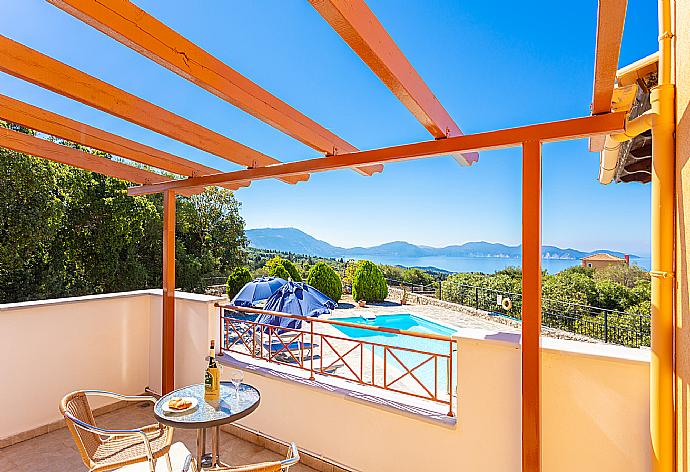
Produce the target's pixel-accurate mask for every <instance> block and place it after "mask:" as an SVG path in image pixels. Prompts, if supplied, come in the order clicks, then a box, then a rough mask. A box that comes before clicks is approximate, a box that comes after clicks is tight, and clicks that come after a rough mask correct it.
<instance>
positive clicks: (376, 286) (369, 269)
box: [352, 261, 388, 302]
mask: <svg viewBox="0 0 690 472" xmlns="http://www.w3.org/2000/svg"><path fill="white" fill-rule="evenodd" d="M387 296H388V285H387V284H386V279H385V278H384V276H383V272H381V269H379V268H378V266H377V265H376V264H374V263H373V262H371V261H363V262H361V263H358V266H357V270H355V275H354V276H353V278H352V297H353V298H354V299H355V300H356V301H359V300H365V301H368V302H381V301H383V300H385V298H386V297H387Z"/></svg>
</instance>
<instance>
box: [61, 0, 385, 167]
mask: <svg viewBox="0 0 690 472" xmlns="http://www.w3.org/2000/svg"><path fill="white" fill-rule="evenodd" d="M49 1H50V3H52V4H53V5H55V6H57V7H58V8H60V9H62V10H64V11H66V12H67V13H69V14H71V15H73V16H74V17H76V18H78V19H79V20H81V21H83V22H84V23H86V24H88V25H91V26H92V27H94V28H96V29H97V30H99V31H101V32H102V33H105V34H106V35H108V36H110V37H112V38H114V39H116V40H117V41H119V42H121V43H122V44H124V45H125V46H128V47H130V48H132V49H133V50H135V51H137V52H139V53H140V54H142V55H144V56H146V57H148V58H149V59H151V60H153V61H155V62H157V63H158V64H160V65H161V66H163V67H165V68H167V69H169V70H171V71H173V72H175V73H176V74H178V75H180V76H181V77H183V78H185V79H187V80H189V81H190V82H192V83H194V84H195V85H197V86H199V87H201V88H203V89H205V90H207V91H209V92H211V93H212V94H214V95H216V96H218V97H220V98H221V99H223V100H225V101H227V102H228V103H231V104H232V105H234V106H236V107H238V108H241V109H242V110H244V111H246V112H247V113H249V114H251V115H253V116H255V117H256V118H258V119H260V120H262V121H264V122H266V123H268V124H270V125H271V126H273V127H275V128H277V129H279V130H281V131H282V132H284V133H286V134H288V135H290V136H292V137H293V138H295V139H297V140H299V141H301V142H302V143H304V144H306V145H307V146H310V147H312V148H313V149H316V150H318V151H321V152H324V153H326V154H329V155H335V154H342V153H347V152H353V151H356V150H357V148H355V147H354V146H353V145H352V144H350V143H348V142H347V141H345V140H344V139H342V138H340V137H338V136H337V135H335V134H334V133H333V132H331V131H329V130H328V129H326V128H324V127H323V126H321V125H320V124H318V123H316V122H315V121H313V120H312V119H310V118H309V117H307V116H305V115H304V114H302V113H300V112H299V111H297V110H296V109H294V108H293V107H291V106H290V105H288V104H287V103H285V102H283V101H282V100H280V99H279V98H277V97H275V96H274V95H272V94H271V93H269V92H268V91H266V90H265V89H263V88H261V87H260V86H258V85H257V84H255V83H254V82H252V81H251V80H249V79H248V78H246V77H244V76H243V75H242V74H240V73H239V72H237V71H235V70H234V69H232V68H231V67H229V66H228V65H226V64H225V63H223V62H222V61H220V60H219V59H217V58H216V57H214V56H213V55H211V54H209V53H208V52H206V51H204V50H203V49H201V48H200V47H199V46H197V45H196V44H194V43H193V42H192V41H190V40H188V39H187V38H185V37H184V36H182V35H181V34H179V33H178V32H176V31H174V30H173V29H172V28H170V27H168V26H167V25H165V24H164V23H162V22H161V21H159V20H157V19H156V18H154V17H153V16H151V15H149V14H148V13H146V12H145V11H144V10H142V9H141V8H139V7H137V6H136V5H134V4H133V3H131V2H122V1H117V2H99V1H96V0H49ZM356 170H358V171H359V172H360V173H362V174H365V175H371V174H373V173H374V172H380V171H381V168H380V166H370V167H365V168H362V169H356Z"/></svg>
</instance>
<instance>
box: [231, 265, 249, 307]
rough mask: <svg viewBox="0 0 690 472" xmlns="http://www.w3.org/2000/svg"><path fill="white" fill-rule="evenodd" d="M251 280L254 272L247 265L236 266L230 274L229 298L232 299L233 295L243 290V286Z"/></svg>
mask: <svg viewBox="0 0 690 472" xmlns="http://www.w3.org/2000/svg"><path fill="white" fill-rule="evenodd" d="M251 281H252V274H251V273H250V272H249V269H247V268H246V267H235V268H234V269H233V270H232V272H230V275H229V276H228V288H227V294H228V298H230V299H231V300H232V297H234V296H235V295H237V293H238V292H239V291H240V290H242V287H244V286H245V285H246V284H248V283H249V282H251Z"/></svg>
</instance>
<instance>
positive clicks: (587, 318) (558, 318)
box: [387, 279, 651, 347]
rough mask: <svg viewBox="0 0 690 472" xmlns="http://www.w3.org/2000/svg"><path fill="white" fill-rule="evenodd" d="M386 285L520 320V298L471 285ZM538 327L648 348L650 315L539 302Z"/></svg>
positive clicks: (556, 301) (571, 304) (509, 293)
mask: <svg viewBox="0 0 690 472" xmlns="http://www.w3.org/2000/svg"><path fill="white" fill-rule="evenodd" d="M387 281H388V285H389V286H392V287H400V288H404V289H405V290H407V291H409V292H410V293H415V294H420V295H426V296H431V297H435V298H438V299H441V300H444V301H449V302H452V303H457V304H460V305H464V306H468V307H472V308H476V309H479V310H483V311H487V312H489V313H492V314H494V315H496V316H503V317H507V318H512V319H514V320H521V318H522V294H520V293H513V292H509V291H505V290H496V289H490V288H484V287H477V286H473V285H464V284H459V283H451V282H445V281H444V282H437V283H436V284H434V285H422V284H410V283H408V282H403V281H400V280H395V279H387ZM542 323H543V324H544V326H548V327H551V328H557V329H562V330H564V331H568V332H571V333H575V334H581V335H583V336H588V337H591V338H595V339H599V340H601V341H604V342H605V343H611V344H620V345H623V346H630V347H639V346H649V343H650V333H651V317H650V315H645V314H638V313H628V312H623V311H617V310H608V309H605V308H599V307H593V306H588V305H582V304H578V303H573V302H568V301H564V300H555V299H549V298H542Z"/></svg>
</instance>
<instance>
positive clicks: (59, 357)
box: [0, 291, 650, 472]
mask: <svg viewBox="0 0 690 472" xmlns="http://www.w3.org/2000/svg"><path fill="white" fill-rule="evenodd" d="M176 295H177V302H176V329H175V333H176V336H175V338H176V370H175V380H176V382H175V383H176V386H183V385H188V384H191V383H197V382H200V381H201V378H202V375H203V369H204V366H205V360H204V357H205V355H206V354H207V345H208V344H207V343H208V340H209V339H211V338H213V339H216V340H218V339H219V336H218V331H219V329H218V310H217V309H216V308H215V307H214V306H213V303H214V302H215V301H217V300H218V299H217V298H214V297H208V296H203V295H192V294H184V293H179V292H178V293H177V294H176ZM160 325H161V293H160V291H143V292H130V293H124V294H110V295H100V296H93V297H81V298H74V299H62V300H49V301H42V302H29V303H21V304H12V305H0V359H2V362H0V382H1V384H0V400H1V401H2V404H9V405H12V408H10V409H7V410H4V411H3V414H2V417H1V421H0V438H3V437H7V436H10V435H13V434H17V433H21V432H23V431H28V430H31V429H33V428H36V427H39V426H42V425H44V424H48V423H51V422H53V421H56V420H58V419H60V415H59V411H58V403H59V401H60V398H62V396H63V395H64V394H65V393H67V392H70V391H72V390H76V389H81V388H99V389H105V390H112V391H116V392H121V393H128V394H136V393H141V392H142V391H143V390H144V388H146V387H147V386H149V387H150V388H152V389H153V390H154V391H156V390H158V391H159V390H160V337H161V335H160V333H161V327H160ZM542 345H543V348H544V349H543V364H542V368H543V386H542V393H543V421H542V422H543V429H542V432H543V454H542V459H543V464H544V470H545V471H547V472H549V471H554V472H555V471H558V472H569V471H573V472H574V471H582V470H602V471H603V470H606V471H626V472H636V471H646V470H649V465H650V460H649V452H648V451H649V448H648V442H647V441H648V417H649V414H648V408H649V406H648V405H649V403H648V401H649V393H648V392H649V381H648V376H649V351H645V350H636V349H627V348H621V347H612V346H602V345H595V344H586V343H579V342H575V341H562V340H554V339H542ZM458 347H459V349H458V356H459V358H458V362H457V363H456V366H457V378H458V395H459V397H458V398H459V405H458V418H457V424H456V425H455V426H449V425H447V424H440V423H435V422H431V421H429V420H422V419H420V417H417V416H414V415H411V414H409V413H408V414H402V413H399V412H393V411H391V410H389V409H384V408H382V407H380V406H376V405H374V404H372V403H369V402H365V401H362V400H357V399H354V398H352V397H348V396H347V395H345V394H343V393H340V392H331V391H327V390H325V389H317V388H314V387H308V386H305V385H302V384H300V383H295V382H291V381H289V380H285V379H279V378H276V377H274V376H268V375H266V374H257V372H256V371H247V373H246V375H245V379H246V381H248V382H250V383H252V384H253V385H255V386H257V387H258V388H259V389H260V390H261V394H262V401H261V406H260V407H259V408H258V409H257V410H256V411H255V412H254V413H252V414H251V415H250V416H248V417H247V418H245V420H243V421H242V423H243V424H244V425H246V426H248V427H250V428H252V429H255V430H258V431H261V432H263V433H265V434H268V435H270V436H273V437H276V438H279V439H282V440H286V441H295V442H297V443H298V444H299V445H300V446H301V447H302V448H304V449H306V450H308V451H310V452H314V453H317V454H321V455H323V456H325V457H327V458H329V459H331V460H335V461H337V462H341V463H343V464H345V465H348V466H351V467H354V468H356V469H359V470H362V471H375V472H385V471H393V470H395V471H408V470H409V471H420V470H422V471H424V470H467V471H497V472H499V471H500V472H504V471H513V470H519V468H520V451H521V447H520V411H521V405H520V345H519V335H516V334H508V333H489V332H486V331H480V330H462V331H461V332H460V336H459V337H458ZM30 368H32V369H34V370H31V369H30ZM34 372H36V373H37V374H36V375H34Z"/></svg>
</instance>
